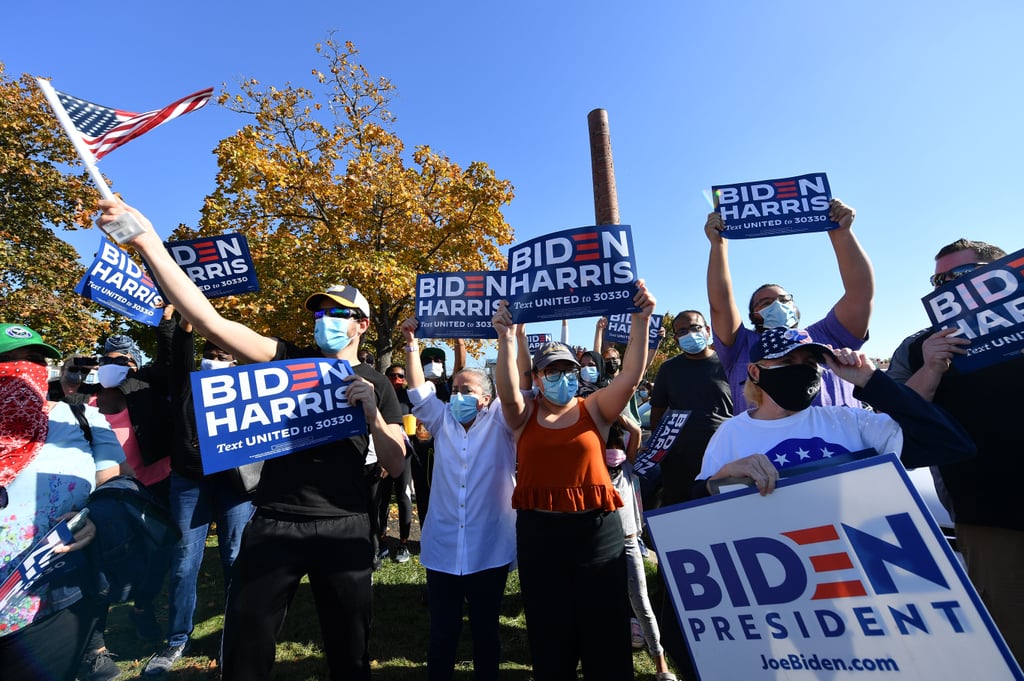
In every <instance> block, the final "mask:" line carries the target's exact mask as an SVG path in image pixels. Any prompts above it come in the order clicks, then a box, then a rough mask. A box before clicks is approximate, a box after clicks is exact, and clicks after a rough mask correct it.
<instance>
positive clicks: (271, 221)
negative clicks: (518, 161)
mask: <svg viewBox="0 0 1024 681" xmlns="http://www.w3.org/2000/svg"><path fill="white" fill-rule="evenodd" d="M317 52H318V53H319V54H320V55H321V56H322V57H323V59H324V60H325V62H326V69H325V70H324V71H319V70H315V69H314V70H313V71H312V76H313V80H314V81H315V87H316V88H317V92H316V93H314V91H313V90H311V89H307V88H305V87H298V86H293V85H291V84H287V85H285V86H284V87H283V88H277V87H273V86H262V85H261V84H260V83H258V82H257V81H256V80H244V81H243V82H242V83H241V84H240V90H239V91H238V92H237V93H229V92H227V91H225V92H224V93H223V94H222V95H221V97H220V103H221V104H223V105H225V106H227V107H228V108H230V109H232V110H233V111H236V112H238V113H241V114H244V115H246V116H249V117H251V119H252V122H251V123H249V124H248V125H246V126H245V127H243V128H242V129H241V130H239V131H238V133H236V134H235V135H232V136H231V137H229V138H227V139H225V140H223V141H222V142H221V143H220V144H219V145H218V146H217V149H216V154H217V159H218V164H219V172H218V175H217V188H216V190H215V191H214V192H213V193H212V194H210V195H209V196H208V197H207V198H206V202H205V205H204V208H203V215H202V219H201V222H200V227H199V229H198V230H191V229H188V228H185V227H184V226H182V227H180V228H179V229H178V230H177V231H176V232H175V237H176V238H194V237H196V236H200V235H204V236H208V235H213V234H219V233H223V232H229V231H237V232H240V233H242V234H244V235H245V236H246V238H247V239H248V241H249V247H250V250H251V252H252V255H253V260H254V261H255V264H256V272H257V276H258V278H259V281H260V287H261V290H260V291H259V292H258V293H256V294H249V295H246V296H239V297H237V298H233V299H230V300H224V301H223V302H220V301H218V303H217V304H218V305H219V306H220V307H221V308H222V310H223V312H224V314H226V315H227V316H229V317H232V318H235V319H239V320H244V321H245V323H246V324H248V325H250V326H252V327H254V328H255V329H256V330H258V331H260V332H262V333H266V334H272V335H280V336H283V337H286V338H293V339H299V338H308V337H310V336H311V335H312V321H311V319H310V316H309V314H308V313H306V312H305V310H304V309H303V308H302V301H303V300H304V298H305V296H307V295H308V294H309V293H311V292H313V291H317V290H322V289H323V287H325V286H329V285H331V284H334V283H337V282H345V283H349V284H352V285H354V286H356V287H357V288H359V290H360V291H362V292H363V294H364V295H365V296H366V297H367V299H368V300H369V302H370V307H371V312H372V315H373V320H374V326H373V327H371V329H372V330H371V334H370V336H371V337H370V342H371V343H372V345H373V349H374V354H375V355H376V356H377V357H378V358H379V360H380V362H381V363H382V365H386V364H387V363H388V362H389V361H390V357H391V353H392V352H393V351H395V350H396V349H397V348H399V347H400V345H401V344H402V340H401V334H400V332H399V326H400V324H401V322H402V320H403V319H405V318H406V317H409V316H413V314H414V300H415V282H416V275H417V274H420V273H427V272H448V271H470V270H488V269H502V268H504V266H505V259H504V257H503V256H502V255H501V252H500V250H499V248H500V247H501V246H503V245H506V244H509V243H511V241H512V228H511V227H510V226H509V225H508V224H507V223H506V222H505V220H504V217H503V216H502V214H501V207H502V206H504V205H506V204H508V203H509V202H510V201H511V200H512V197H513V193H512V185H511V183H510V182H508V181H507V180H501V179H498V178H497V177H496V176H495V173H494V171H493V170H491V169H490V168H489V167H488V166H487V164H485V163H483V162H472V163H470V164H469V165H467V166H466V167H461V166H459V165H458V164H456V163H455V162H453V161H452V160H451V159H449V158H448V157H447V156H445V155H443V154H439V153H436V152H434V151H432V150H431V149H430V147H428V146H417V147H415V149H414V150H413V151H412V153H411V154H406V150H405V145H404V143H403V142H402V140H401V139H400V138H399V137H398V136H397V135H396V134H395V132H394V131H393V124H394V121H395V117H394V116H393V115H392V114H391V112H390V111H389V110H388V105H389V103H390V101H391V98H392V97H393V96H394V93H395V88H394V85H392V83H391V82H390V81H389V80H387V79H386V78H374V77H371V76H370V74H369V72H368V71H367V69H366V68H365V67H363V66H362V65H360V64H359V63H357V62H356V61H355V58H356V55H357V54H358V51H357V50H356V48H355V47H354V45H353V44H352V43H351V42H345V43H340V42H337V41H335V40H334V38H333V36H332V37H330V38H329V39H328V40H327V41H326V42H325V43H323V44H322V45H317Z"/></svg>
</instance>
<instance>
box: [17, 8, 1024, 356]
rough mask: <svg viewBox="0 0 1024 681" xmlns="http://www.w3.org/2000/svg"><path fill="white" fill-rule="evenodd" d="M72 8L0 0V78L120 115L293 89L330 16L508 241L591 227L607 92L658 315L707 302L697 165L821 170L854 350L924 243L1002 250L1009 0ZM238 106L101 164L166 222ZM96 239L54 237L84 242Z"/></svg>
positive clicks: (876, 335)
mask: <svg viewBox="0 0 1024 681" xmlns="http://www.w3.org/2000/svg"><path fill="white" fill-rule="evenodd" d="M83 7H84V6H83V5H82V4H81V3H68V2H53V3H17V4H15V5H12V6H10V7H8V8H6V9H5V11H4V18H5V25H6V26H7V27H8V30H7V31H6V32H5V37H4V39H3V41H2V42H0V60H2V61H3V62H5V64H6V68H7V75H8V77H15V76H17V75H20V74H21V73H24V72H27V73H31V74H33V75H37V76H45V77H51V78H52V79H53V83H54V86H55V87H56V88H57V89H59V90H64V91H67V92H69V93H71V94H73V95H76V96H79V97H82V98H85V99H89V100H92V101H95V102H99V103H102V104H107V105H110V106H115V107H118V108H123V109H129V110H135V111H144V110H148V109H152V108H156V107H159V106H162V105H164V104H167V103H169V102H170V101H172V100H174V99H177V98H178V97H181V96H183V95H185V94H188V93H190V92H193V91H195V90H198V89H200V88H202V87H206V86H215V87H216V88H217V90H218V92H219V91H220V89H221V87H222V83H227V84H228V86H229V87H231V88H233V89H237V88H235V84H236V83H237V82H238V80H240V79H241V78H256V79H258V80H260V81H261V82H262V83H263V84H265V85H283V84H284V83H285V82H287V81H291V82H292V83H294V84H302V85H309V84H311V79H310V76H309V73H310V70H311V69H313V68H321V67H322V64H323V62H322V60H321V59H320V58H319V57H318V56H317V55H316V54H315V52H314V44H315V43H316V42H318V41H322V40H323V39H324V38H325V37H326V35H327V33H328V31H330V30H331V29H336V31H337V37H338V38H340V39H347V40H352V41H353V42H355V44H356V46H357V47H358V48H359V49H360V51H361V55H360V60H361V61H362V63H363V64H364V65H365V66H366V67H367V68H368V69H369V70H370V72H371V73H372V74H374V75H380V76H386V77H388V78H390V79H391V80H392V81H393V83H394V84H395V85H396V86H397V89H398V97H397V98H396V99H395V101H394V102H393V104H392V110H393V112H394V113H395V114H396V115H397V116H398V122H397V130H398V132H399V134H400V135H401V136H402V137H403V139H404V140H405V142H406V144H407V146H408V147H409V148H411V147H412V146H414V145H416V144H429V145H430V146H431V147H432V148H434V149H435V150H437V151H441V152H444V153H446V154H448V155H449V156H450V157H451V158H452V159H453V160H455V161H456V162H459V163H461V164H467V163H469V162H471V161H474V160H481V161H485V162H487V163H488V164H490V165H491V166H492V167H493V168H494V169H495V171H496V172H497V174H498V176H499V177H502V178H506V179H509V180H511V181H512V183H513V184H514V185H515V189H516V199H515V200H514V201H513V203H512V205H511V206H509V207H508V208H507V209H506V210H505V216H506V219H507V220H508V222H509V223H510V224H511V225H512V226H513V227H514V229H515V232H516V237H517V239H519V240H526V239H530V238H533V237H536V236H540V235H542V234H545V233H547V232H551V231H556V230H560V229H567V228H571V227H578V226H584V225H589V224H593V222H594V210H593V195H592V189H591V173H590V153H589V146H588V133H587V123H586V116H587V113H588V112H589V111H590V110H592V109H595V108H604V109H606V110H607V111H608V117H609V122H610V128H611V134H612V147H613V153H614V161H615V171H616V180H617V185H618V197H619V207H620V212H621V216H622V222H624V223H627V224H631V225H632V226H633V234H634V241H635V245H636V250H637V262H638V266H639V270H640V274H641V276H643V277H644V278H646V279H647V280H648V284H649V286H650V288H651V290H652V291H653V292H654V293H655V295H656V296H657V298H658V301H659V303H658V310H657V311H658V312H659V313H662V312H678V311H679V310H681V309H687V308H697V309H701V310H707V307H708V305H707V295H706V291H705V284H704V281H705V272H706V266H707V255H708V243H707V240H706V238H705V237H704V234H703V224H704V219H705V215H706V213H707V211H708V207H707V204H706V203H705V199H704V198H703V196H702V193H701V190H702V189H706V188H708V187H710V186H711V185H712V184H728V183H734V182H744V181H753V180H761V179H770V178H778V177H788V176H792V175H799V174H804V173H810V172H817V171H825V172H827V173H828V175H829V180H830V182H831V185H832V190H833V193H834V195H835V196H836V197H838V198H841V199H843V200H844V201H845V202H847V203H848V204H850V205H852V206H854V207H855V208H856V209H857V212H858V216H857V220H856V223H855V225H854V231H855V232H856V234H857V236H858V238H859V239H860V241H861V243H862V244H863V246H864V247H865V249H866V250H867V252H868V254H869V256H870V257H871V259H872V261H873V263H874V266H875V276H876V296H875V312H874V316H873V317H872V322H871V340H870V341H869V342H868V343H867V345H866V346H865V350H866V351H867V352H868V353H869V354H870V355H872V356H881V357H887V356H888V355H889V354H891V352H892V350H893V349H894V348H895V347H896V345H897V344H898V343H899V341H900V340H901V339H902V338H903V337H904V336H905V335H907V334H908V333H910V332H912V331H915V330H917V329H919V328H921V327H923V326H925V325H926V324H927V318H926V316H925V313H924V310H923V307H922V306H921V302H920V298H921V296H922V295H924V294H925V293H927V292H928V281H927V280H928V276H929V275H930V274H931V273H932V266H933V256H934V254H935V252H936V251H937V250H938V249H939V248H940V247H941V246H943V245H945V244H947V243H949V242H951V241H953V240H955V239H957V238H959V237H961V236H963V237H967V238H973V239H979V240H983V241H988V242H991V243H995V244H997V245H1000V246H1002V247H1003V248H1005V249H1006V250H1007V251H1011V252H1012V251H1015V250H1018V249H1020V248H1022V247H1024V243H1022V242H1024V239H1022V238H1021V234H1022V231H1021V229H1020V227H1019V225H1018V221H1019V218H1018V216H1017V215H1016V214H1015V213H1014V212H1013V211H1008V210H1007V208H1008V207H1009V206H1010V205H1012V203H1011V202H1012V200H1013V197H1016V196H1019V194H1020V186H1021V183H1022V181H1024V172H1022V166H1021V159H1022V158H1024V142H1022V136H1021V134H1020V111H1021V110H1024V106H1022V104H1024V103H1022V101H1021V99H1022V94H1021V93H1022V90H1021V88H1020V66H1021V64H1024V41H1021V40H1020V37H1019V33H1020V29H1021V26H1022V19H1024V5H1022V4H1021V3H1019V2H1013V1H1005V2H980V3H972V4H970V5H967V4H964V3H954V2H928V3H925V2H900V3H893V2H878V1H874V0H868V1H865V2H856V3H854V2H846V3H823V2H810V1H807V2H795V1H794V2H777V3H765V2H755V1H753V0H751V1H749V2H743V1H732V2H718V3H695V2H679V1H674V2H647V3H611V2H601V1H596V2H595V1H592V2H586V3H584V2H561V3H551V2H532V1H530V2H520V3H515V4H509V3H483V2H443V1H442V2H435V3H411V2H410V3H403V2H393V3H358V4H357V3H351V2H326V1H324V2H308V1H304V0H296V1H293V2H290V3H280V2H274V3H270V2H264V1H262V0H256V1H252V2H247V3H230V2H209V1H207V2H202V3H200V2H194V1H192V0H183V1H181V2H177V3H172V4H171V5H156V4H154V5H152V6H150V3H140V4H136V5H133V6H132V8H131V11H123V9H111V11H108V12H106V13H104V12H101V11H100V8H99V7H96V6H88V7H86V8H85V9H83ZM15 27H17V30H14V29H15ZM245 122H246V121H245V119H244V118H242V117H240V116H238V115H235V114H233V113H231V112H229V111H227V110H226V109H222V108H220V107H216V106H209V107H207V108H206V109H203V110H201V111H199V112H196V113H194V114H190V115H188V116H185V117H183V118H181V119H178V120H175V121H173V122H171V123H170V124H168V125H166V126H163V127H161V128H159V129H157V130H156V131H154V132H151V133H149V134H147V135H145V136H143V137H141V138H139V139H138V140H135V141H133V142H131V143H130V144H128V145H127V146H125V147H122V148H120V149H118V150H117V151H115V152H114V153H112V154H111V155H110V156H108V157H106V158H105V159H104V160H103V161H102V162H101V164H100V167H101V169H102V170H103V172H104V173H105V174H106V175H107V177H108V178H110V179H111V180H112V182H113V185H114V189H115V190H116V191H119V192H121V193H122V195H123V196H124V198H125V199H126V200H127V201H128V202H129V203H131V204H133V205H135V206H136V207H138V208H140V209H141V210H142V211H143V212H145V213H146V214H147V215H148V216H149V217H150V218H152V219H153V222H154V223H155V224H156V225H157V229H158V230H159V231H160V232H161V233H162V234H165V235H166V234H167V233H169V231H170V230H171V229H172V228H173V227H175V226H176V225H177V224H178V223H179V222H184V223H186V224H190V225H195V223H196V222H197V220H198V215H199V208H200V206H201V205H202V201H203V198H204V197H205V196H206V194H208V193H209V192H211V191H212V190H213V187H214V176H215V173H216V164H215V159H214V157H213V155H212V149H213V148H214V146H215V145H216V143H217V142H218V140H220V139H221V138H223V137H226V136H228V135H230V134H232V133H233V132H235V131H236V130H237V129H238V128H239V127H241V126H242V125H244V124H245ZM97 234H98V233H97V232H96V231H95V230H90V231H88V232H84V233H82V232H80V233H77V234H75V235H73V236H72V237H71V238H70V239H69V240H70V241H71V242H72V243H74V244H75V245H76V246H77V247H78V249H79V251H80V253H83V254H91V253H92V252H93V250H94V249H95V243H96V242H97V241H98V236H97ZM731 265H732V272H733V280H734V286H735V290H736V293H737V297H738V298H739V300H740V305H741V307H743V306H744V305H745V301H746V299H747V297H748V296H749V295H750V293H751V292H752V291H753V289H754V288H756V286H757V285H759V284H761V283H764V282H777V283H780V284H782V285H784V286H786V287H787V288H788V289H789V290H790V291H791V292H792V293H794V294H795V296H796V300H797V303H798V304H799V306H800V308H801V311H802V313H803V316H804V320H805V321H813V320H815V319H818V318H820V317H821V316H823V315H824V314H825V312H826V311H827V310H828V308H829V307H831V305H832V304H833V303H834V302H835V300H836V299H838V297H839V296H840V295H841V284H840V280H839V275H838V272H837V270H836V266H835V259H834V257H833V254H832V251H831V248H830V246H829V241H828V238H827V236H825V235H824V234H808V235H799V236H786V237H778V238H773V239H760V240H746V241H737V242H734V243H733V244H732V248H731ZM313 266H315V264H313ZM331 281H332V279H331V277H330V275H329V273H325V283H328V282H331ZM296 304H300V302H299V301H296ZM593 327H594V320H592V319H591V320H573V321H572V322H571V324H570V329H571V338H570V340H571V341H572V342H573V343H580V344H589V343H590V341H591V339H592V337H593ZM530 331H531V332H537V333H541V332H545V331H549V332H552V333H557V332H558V328H557V325H555V324H536V325H531V327H530Z"/></svg>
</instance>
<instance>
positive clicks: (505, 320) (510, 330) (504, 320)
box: [491, 300, 517, 340]
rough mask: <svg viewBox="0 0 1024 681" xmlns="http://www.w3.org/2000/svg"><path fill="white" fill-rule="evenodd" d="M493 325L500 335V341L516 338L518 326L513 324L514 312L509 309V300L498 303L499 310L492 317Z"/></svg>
mask: <svg viewBox="0 0 1024 681" xmlns="http://www.w3.org/2000/svg"><path fill="white" fill-rule="evenodd" d="M491 324H493V325H494V330H495V331H496V332H497V333H498V340H501V339H504V338H509V337H511V336H515V333H516V326H517V325H516V324H513V323H512V312H510V311H509V309H508V301H507V300H499V301H498V309H497V310H495V311H494V315H493V316H492V317H491Z"/></svg>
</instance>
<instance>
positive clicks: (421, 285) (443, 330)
mask: <svg viewBox="0 0 1024 681" xmlns="http://www.w3.org/2000/svg"><path fill="white" fill-rule="evenodd" d="M507 281H508V276H507V275H506V274H505V273H504V272H445V273H434V274H420V275H418V276H417V277H416V321H418V322H419V326H418V327H417V329H416V335H417V336H418V337H419V338H497V337H498V334H497V332H496V331H495V330H494V326H493V325H492V324H491V316H492V315H493V314H494V311H495V309H497V307H498V301H499V300H502V299H505V298H507V297H508V289H507Z"/></svg>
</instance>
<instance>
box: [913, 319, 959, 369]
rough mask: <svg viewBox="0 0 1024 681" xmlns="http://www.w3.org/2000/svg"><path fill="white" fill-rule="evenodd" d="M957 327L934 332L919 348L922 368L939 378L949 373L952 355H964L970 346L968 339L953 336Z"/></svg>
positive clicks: (957, 331) (957, 330) (957, 329)
mask: <svg viewBox="0 0 1024 681" xmlns="http://www.w3.org/2000/svg"><path fill="white" fill-rule="evenodd" d="M959 331H960V329H959V328H957V327H955V326H954V327H950V328H948V329H942V330H941V331H936V332H935V333H933V334H932V335H931V336H929V337H928V339H927V340H925V342H924V344H923V345H922V346H921V354H922V355H923V356H924V366H925V367H927V368H928V369H930V370H931V371H932V372H933V373H935V374H937V375H939V376H941V375H942V374H944V373H946V372H947V371H949V367H950V365H951V364H952V363H953V355H966V354H967V350H966V346H968V345H970V344H971V341H970V339H968V338H964V337H963V336H955V335H953V334H956V333H959Z"/></svg>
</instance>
